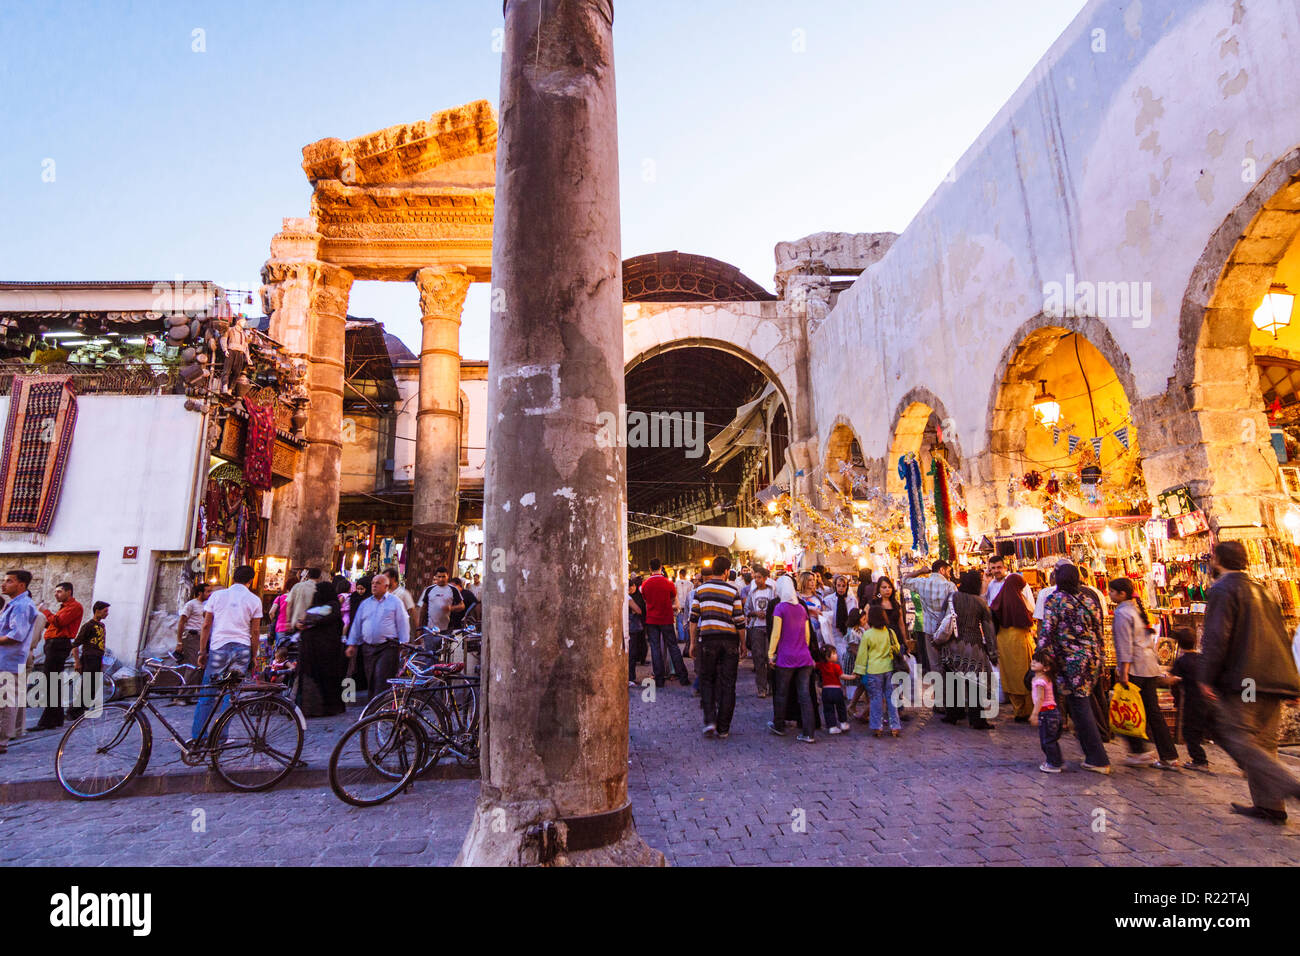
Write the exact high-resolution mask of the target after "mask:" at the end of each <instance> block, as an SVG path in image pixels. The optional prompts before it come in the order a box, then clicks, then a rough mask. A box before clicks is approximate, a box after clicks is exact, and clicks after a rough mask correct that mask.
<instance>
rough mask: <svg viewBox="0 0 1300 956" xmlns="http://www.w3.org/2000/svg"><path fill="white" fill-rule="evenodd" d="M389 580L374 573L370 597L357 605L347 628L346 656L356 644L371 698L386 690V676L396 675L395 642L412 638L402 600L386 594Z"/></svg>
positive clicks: (350, 653) (400, 642)
mask: <svg viewBox="0 0 1300 956" xmlns="http://www.w3.org/2000/svg"><path fill="white" fill-rule="evenodd" d="M390 583H391V582H390V581H389V580H388V576H387V575H385V574H376V575H375V577H374V580H373V581H371V582H370V597H368V598H366V599H365V600H364V601H362V602H361V603H360V604H359V605H357V613H356V616H355V617H353V618H352V625H351V627H350V628H349V630H348V649H347V655H348V657H356V656H357V647H358V646H359V647H360V648H361V666H362V667H363V668H364V669H365V670H364V673H365V675H366V686H367V687H369V688H370V696H371V697H372V698H373V697H375V696H376V695H378V694H382V693H384V691H386V690H388V680H389V678H390V677H396V676H397V668H398V655H397V645H398V644H405V643H407V642H408V641H410V639H411V620H410V618H409V617H408V616H407V613H406V607H405V606H404V605H403V604H402V602H401V601H400V600H398V599H397V597H396V596H394V595H392V594H390V593H388V586H389V584H390Z"/></svg>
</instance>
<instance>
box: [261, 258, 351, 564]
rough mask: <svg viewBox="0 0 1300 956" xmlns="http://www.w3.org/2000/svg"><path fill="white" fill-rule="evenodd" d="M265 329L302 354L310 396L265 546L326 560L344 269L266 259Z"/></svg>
mask: <svg viewBox="0 0 1300 956" xmlns="http://www.w3.org/2000/svg"><path fill="white" fill-rule="evenodd" d="M262 281H263V282H264V283H265V284H266V285H265V288H264V290H263V294H264V297H265V301H266V305H267V307H268V308H270V309H271V325H270V334H271V337H272V338H275V339H277V340H278V341H280V342H281V343H283V344H284V346H285V349H286V351H288V352H289V354H290V355H292V356H294V357H297V358H302V359H304V360H305V361H306V362H307V391H308V394H309V395H310V397H311V406H310V408H309V412H308V419H307V428H306V438H307V447H306V449H304V451H303V454H302V458H301V460H300V462H299V467H298V473H297V475H295V477H294V481H293V482H292V483H291V484H288V485H284V486H282V487H281V488H280V489H278V490H277V491H276V493H275V499H274V503H273V507H272V514H271V532H270V536H269V540H268V543H267V551H268V553H270V554H282V555H287V556H288V558H289V563H290V566H291V567H303V566H312V565H315V566H319V567H322V568H324V567H328V566H329V562H330V557H331V554H332V552H333V548H334V536H335V526H336V525H337V523H338V514H339V485H340V473H341V464H342V455H343V446H342V441H341V430H342V423H343V349H344V330H345V327H346V325H347V314H348V297H349V294H350V292H351V289H352V274H351V273H349V272H347V271H346V270H344V269H339V268H337V267H335V266H331V265H329V264H328V263H324V262H317V261H306V262H302V261H299V262H281V261H276V260H274V259H273V260H272V261H270V262H268V263H267V264H266V266H265V267H264V268H263V270H262Z"/></svg>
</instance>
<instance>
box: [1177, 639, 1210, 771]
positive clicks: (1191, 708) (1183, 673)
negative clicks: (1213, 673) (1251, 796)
mask: <svg viewBox="0 0 1300 956" xmlns="http://www.w3.org/2000/svg"><path fill="white" fill-rule="evenodd" d="M1172 636H1173V639H1174V640H1175V641H1177V642H1178V648H1179V650H1178V659H1177V660H1176V661H1174V665H1173V667H1171V668H1170V669H1169V673H1170V676H1172V677H1174V678H1176V679H1177V680H1178V687H1177V690H1176V692H1177V693H1178V694H1180V695H1181V696H1180V700H1179V708H1180V709H1181V711H1182V714H1183V742H1184V743H1185V744H1187V753H1188V755H1189V756H1190V757H1191V758H1192V762H1191V768H1192V769H1193V770H1209V769H1210V761H1209V758H1208V757H1206V755H1205V747H1204V746H1202V743H1203V741H1204V740H1205V728H1206V718H1207V713H1206V707H1205V699H1204V698H1203V697H1202V696H1201V684H1200V680H1201V655H1200V653H1199V652H1198V651H1197V650H1196V632H1195V631H1194V630H1192V629H1191V628H1190V627H1176V628H1174V630H1173V633H1172Z"/></svg>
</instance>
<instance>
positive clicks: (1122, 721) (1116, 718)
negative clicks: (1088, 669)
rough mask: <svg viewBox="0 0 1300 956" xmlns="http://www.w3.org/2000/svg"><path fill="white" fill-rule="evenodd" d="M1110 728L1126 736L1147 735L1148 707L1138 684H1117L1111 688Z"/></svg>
mask: <svg viewBox="0 0 1300 956" xmlns="http://www.w3.org/2000/svg"><path fill="white" fill-rule="evenodd" d="M1110 729H1111V730H1113V731H1115V733H1117V734H1124V735H1125V736H1126V737H1141V738H1144V739H1145V737H1146V735H1147V715H1146V708H1145V707H1143V706H1142V695H1141V694H1140V693H1139V692H1138V689H1137V685H1136V684H1116V685H1115V686H1114V687H1112V688H1111V690H1110Z"/></svg>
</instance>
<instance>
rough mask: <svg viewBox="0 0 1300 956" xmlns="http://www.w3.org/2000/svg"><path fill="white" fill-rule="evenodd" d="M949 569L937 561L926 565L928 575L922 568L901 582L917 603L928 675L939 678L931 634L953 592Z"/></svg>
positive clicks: (937, 626) (937, 654)
mask: <svg viewBox="0 0 1300 956" xmlns="http://www.w3.org/2000/svg"><path fill="white" fill-rule="evenodd" d="M951 569H952V565H951V564H949V563H948V562H947V561H944V560H942V559H940V560H938V561H935V562H934V563H933V564H932V565H930V567H929V569H928V571H927V570H926V569H925V566H924V565H922V569H921V571H920V572H913V573H912V574H909V575H907V576H906V577H904V578H903V581H904V582H905V584H906V585H907V587H908V589H909V590H911V591H912V592H913V593H914V594H916V596H917V597H919V598H920V599H921V627H922V629H923V630H924V632H925V656H926V660H927V661H929V664H930V671H931V673H938V674H942V672H943V667H942V665H941V664H940V657H939V648H938V646H937V645H936V644H935V643H934V632H935V631H937V630H938V629H939V624H940V623H941V622H942V621H943V616H944V611H945V610H946V609H947V604H948V598H950V597H951V596H952V595H953V594H955V593H956V592H957V586H956V585H954V584H953V583H952V579H951V577H950V575H951V573H952V571H951ZM936 686H938V687H942V686H943V682H942V681H940V682H939V683H938V684H937V685H936ZM936 704H942V701H937V702H936ZM935 710H936V711H943V710H944V708H943V707H942V706H936V707H935Z"/></svg>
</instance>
